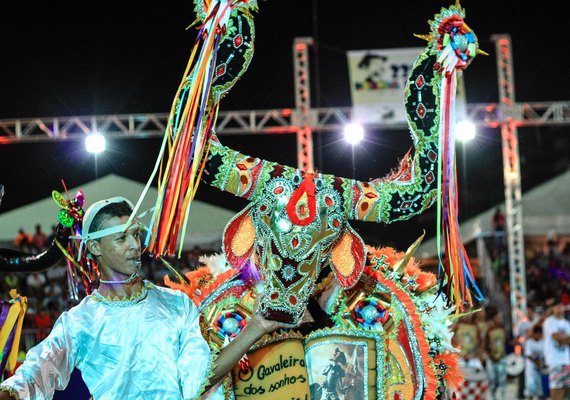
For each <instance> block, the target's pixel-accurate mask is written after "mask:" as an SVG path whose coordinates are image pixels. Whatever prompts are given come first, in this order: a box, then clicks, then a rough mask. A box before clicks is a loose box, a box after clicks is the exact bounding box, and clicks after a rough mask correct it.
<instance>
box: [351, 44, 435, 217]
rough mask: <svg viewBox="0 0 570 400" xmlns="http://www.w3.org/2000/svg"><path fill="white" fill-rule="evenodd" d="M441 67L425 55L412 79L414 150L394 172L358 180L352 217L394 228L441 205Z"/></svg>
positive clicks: (409, 102)
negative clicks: (437, 202) (438, 69)
mask: <svg viewBox="0 0 570 400" xmlns="http://www.w3.org/2000/svg"><path fill="white" fill-rule="evenodd" d="M435 62H436V57H435V56H434V55H430V54H429V52H428V51H427V50H424V52H422V54H421V55H420V56H419V57H418V59H417V60H416V62H415V64H414V67H413V68H412V71H411V72H410V76H409V77H408V81H407V85H406V92H405V107H406V117H407V120H408V126H409V129H410V133H411V136H412V139H413V143H414V147H413V149H411V150H410V151H409V152H408V153H407V154H406V155H405V156H404V158H403V159H402V160H401V162H400V165H399V166H398V169H397V170H396V171H395V172H394V173H391V174H389V175H388V176H386V177H384V178H377V179H373V180H371V181H369V182H360V181H356V182H355V181H352V183H351V186H349V188H350V189H351V190H352V193H353V197H352V202H351V206H350V210H351V215H350V218H353V219H356V220H361V221H372V222H384V223H391V222H395V221H400V220H405V219H409V218H411V217H413V216H414V215H418V214H421V213H422V212H424V211H425V210H426V209H427V208H428V207H430V206H431V205H432V204H433V203H434V201H435V200H436V198H437V180H438V179H437V177H438V149H439V133H440V132H439V130H440V116H441V107H440V98H439V91H440V87H439V86H440V81H441V79H440V77H439V76H438V75H437V74H435V73H434V63H435ZM420 82H421V83H422V84H419V83H420ZM426 83H427V84H426ZM347 184H349V183H348V182H344V183H343V186H344V187H346V186H345V185H347ZM349 192H350V190H349Z"/></svg>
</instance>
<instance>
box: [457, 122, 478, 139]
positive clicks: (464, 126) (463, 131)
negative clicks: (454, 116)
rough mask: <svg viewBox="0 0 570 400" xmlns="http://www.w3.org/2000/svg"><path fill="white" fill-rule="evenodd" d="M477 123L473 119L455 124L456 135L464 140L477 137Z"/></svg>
mask: <svg viewBox="0 0 570 400" xmlns="http://www.w3.org/2000/svg"><path fill="white" fill-rule="evenodd" d="M475 134H476V129H475V124H474V123H473V122H471V121H459V122H458V123H457V125H455V137H456V138H457V139H458V140H460V141H462V142H469V141H470V140H473V139H475Z"/></svg>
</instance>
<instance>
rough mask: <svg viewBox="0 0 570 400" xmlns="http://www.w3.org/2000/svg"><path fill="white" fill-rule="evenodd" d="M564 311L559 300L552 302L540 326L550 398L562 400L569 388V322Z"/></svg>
mask: <svg viewBox="0 0 570 400" xmlns="http://www.w3.org/2000/svg"><path fill="white" fill-rule="evenodd" d="M564 311H565V307H564V305H563V304H562V303H561V302H557V303H556V304H554V305H553V306H552V309H551V315H549V316H548V317H546V319H545V320H544V323H543V326H542V330H543V333H544V358H545V361H546V365H547V367H548V386H549V389H550V398H551V399H552V400H562V399H563V398H564V396H565V394H566V393H567V392H568V389H569V388H570V322H569V321H568V320H567V319H566V318H565V317H564Z"/></svg>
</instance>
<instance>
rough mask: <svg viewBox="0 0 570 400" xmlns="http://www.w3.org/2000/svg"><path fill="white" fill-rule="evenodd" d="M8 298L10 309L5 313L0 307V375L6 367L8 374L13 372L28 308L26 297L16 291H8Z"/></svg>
mask: <svg viewBox="0 0 570 400" xmlns="http://www.w3.org/2000/svg"><path fill="white" fill-rule="evenodd" d="M10 297H12V300H11V301H10V302H11V305H10V308H9V309H8V310H7V312H5V309H4V308H5V307H4V306H3V307H2V314H1V315H2V320H1V321H0V322H1V323H2V326H1V328H0V350H1V351H2V359H1V360H0V374H1V373H2V372H3V371H4V368H5V367H6V365H7V366H8V370H9V371H10V372H14V369H15V368H16V361H17V359H18V350H19V348H20V337H21V335H22V325H23V323H24V316H25V315H26V308H27V306H28V299H27V297H24V296H20V295H19V294H18V293H17V292H16V289H12V290H11V291H10Z"/></svg>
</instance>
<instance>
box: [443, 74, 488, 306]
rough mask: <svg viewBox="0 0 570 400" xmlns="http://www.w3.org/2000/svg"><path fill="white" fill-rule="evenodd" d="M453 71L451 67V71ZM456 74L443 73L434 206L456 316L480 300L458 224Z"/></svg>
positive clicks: (450, 295)
mask: <svg viewBox="0 0 570 400" xmlns="http://www.w3.org/2000/svg"><path fill="white" fill-rule="evenodd" d="M452 68H453V67H452ZM456 82H457V72H456V70H455V69H454V68H453V69H452V70H451V71H450V72H447V73H445V75H444V77H443V81H442V87H441V96H442V97H441V103H440V104H441V105H442V107H441V125H440V126H441V135H440V147H439V151H440V154H439V164H440V165H439V174H440V176H438V189H439V192H440V194H441V195H440V196H439V197H438V204H437V214H438V215H437V219H438V221H437V246H438V249H439V270H440V275H441V272H442V270H444V272H445V276H446V278H447V282H442V283H446V284H447V291H446V295H447V299H448V301H449V302H450V303H455V309H456V312H460V311H463V310H464V308H465V306H466V304H467V305H469V306H471V305H473V298H472V296H471V292H472V291H473V292H474V294H475V296H476V297H477V299H482V298H483V295H482V294H481V292H480V290H479V288H478V286H477V284H476V282H475V280H474V277H473V276H474V275H473V270H472V268H471V264H470V262H469V257H468V255H467V252H466V251H465V247H464V246H463V242H462V240H461V233H460V231H459V222H458V214H459V209H458V201H457V197H458V196H457V170H456V160H455V135H454V131H455V90H456V89H455V88H456Z"/></svg>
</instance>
